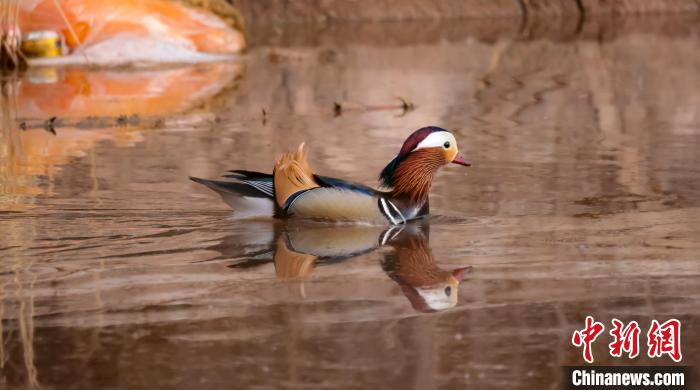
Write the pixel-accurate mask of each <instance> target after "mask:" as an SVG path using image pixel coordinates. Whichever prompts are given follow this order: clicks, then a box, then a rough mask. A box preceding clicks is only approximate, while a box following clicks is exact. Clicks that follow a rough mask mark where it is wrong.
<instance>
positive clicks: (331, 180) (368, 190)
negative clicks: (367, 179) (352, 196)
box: [314, 175, 378, 195]
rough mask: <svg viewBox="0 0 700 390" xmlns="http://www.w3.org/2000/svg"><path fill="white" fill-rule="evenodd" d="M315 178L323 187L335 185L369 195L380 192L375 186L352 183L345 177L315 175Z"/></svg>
mask: <svg viewBox="0 0 700 390" xmlns="http://www.w3.org/2000/svg"><path fill="white" fill-rule="evenodd" d="M314 178H315V179H316V182H318V183H319V184H320V185H321V187H333V188H339V189H343V190H350V191H357V192H362V193H365V194H367V195H375V194H377V193H378V191H377V190H375V189H374V188H372V187H369V186H366V185H364V184H359V183H352V182H349V181H346V180H343V179H337V178H335V177H328V176H321V175H314Z"/></svg>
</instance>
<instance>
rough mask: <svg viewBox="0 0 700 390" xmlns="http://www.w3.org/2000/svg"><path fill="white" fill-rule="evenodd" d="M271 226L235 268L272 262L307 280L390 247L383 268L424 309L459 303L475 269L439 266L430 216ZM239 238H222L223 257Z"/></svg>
mask: <svg viewBox="0 0 700 390" xmlns="http://www.w3.org/2000/svg"><path fill="white" fill-rule="evenodd" d="M268 226H270V225H268ZM271 226H272V228H273V235H272V239H271V240H270V241H269V244H270V245H269V246H268V247H267V248H263V249H260V250H256V251H254V252H253V253H250V252H249V253H247V254H246V259H245V260H241V261H237V262H236V263H234V264H233V265H231V266H230V267H231V268H234V269H244V268H250V267H256V266H259V265H262V264H266V263H269V262H270V261H273V262H274V267H275V273H276V275H277V277H278V278H279V279H280V280H293V281H302V282H303V281H304V280H308V279H309V278H310V277H311V275H312V274H313V271H314V269H315V267H316V266H322V265H330V264H338V263H340V262H343V261H345V260H349V259H352V258H355V257H358V256H360V255H363V254H367V253H369V252H372V251H374V250H376V249H378V248H383V249H382V250H384V249H386V252H385V254H384V257H383V259H382V260H381V266H382V269H383V270H384V272H385V273H386V274H387V275H388V276H389V277H390V278H391V279H392V280H393V281H394V282H396V283H397V284H398V285H399V287H400V288H401V292H402V293H403V294H404V295H405V296H406V298H408V300H409V302H410V303H411V305H412V306H413V308H414V309H416V310H418V311H421V312H432V311H439V310H445V309H448V308H451V307H454V306H455V305H456V304H457V299H458V296H459V291H458V289H459V284H460V282H461V281H462V279H463V278H464V276H465V274H466V273H467V272H468V271H469V270H470V269H471V267H460V268H455V269H452V270H446V269H443V268H440V267H439V266H438V264H437V263H436V261H435V258H434V256H433V253H432V251H431V249H430V244H429V235H430V229H429V228H430V225H429V224H428V222H427V221H422V222H421V223H411V224H407V225H401V226H392V227H389V228H386V227H383V226H362V225H327V224H320V223H313V222H301V221H299V223H277V224H274V225H271ZM258 233H260V232H258ZM258 237H259V236H258ZM240 239H241V237H240V236H231V237H229V238H228V239H227V240H225V241H230V244H226V243H222V244H220V245H217V246H216V247H212V248H211V249H214V250H217V251H219V252H220V253H222V255H223V256H224V257H227V258H230V257H233V256H232V255H234V253H231V249H232V248H236V247H238V250H240V247H239V246H238V245H235V244H233V243H234V241H236V242H240ZM302 294H303V286H302Z"/></svg>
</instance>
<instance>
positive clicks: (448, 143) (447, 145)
mask: <svg viewBox="0 0 700 390" xmlns="http://www.w3.org/2000/svg"><path fill="white" fill-rule="evenodd" d="M442 147H443V148H445V149H449V148H450V141H445V143H444V144H442Z"/></svg>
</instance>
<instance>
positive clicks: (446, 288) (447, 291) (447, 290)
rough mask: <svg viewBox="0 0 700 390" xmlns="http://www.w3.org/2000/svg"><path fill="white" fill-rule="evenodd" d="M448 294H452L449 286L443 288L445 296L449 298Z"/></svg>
mask: <svg viewBox="0 0 700 390" xmlns="http://www.w3.org/2000/svg"><path fill="white" fill-rule="evenodd" d="M450 294H452V287H450V286H447V287H445V295H447V296H448V297H449V296H450Z"/></svg>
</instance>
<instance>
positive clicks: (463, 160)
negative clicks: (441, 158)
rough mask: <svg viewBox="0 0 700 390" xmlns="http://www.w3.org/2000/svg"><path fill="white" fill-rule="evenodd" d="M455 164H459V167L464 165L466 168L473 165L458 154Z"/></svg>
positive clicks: (453, 161)
mask: <svg viewBox="0 0 700 390" xmlns="http://www.w3.org/2000/svg"><path fill="white" fill-rule="evenodd" d="M452 163H453V164H459V165H464V166H465V167H470V166H471V165H472V163H471V162H469V161H467V160H465V159H464V157H463V156H462V153H457V155H456V156H455V158H454V159H453V160H452Z"/></svg>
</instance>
